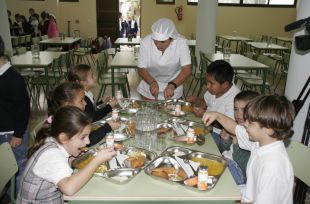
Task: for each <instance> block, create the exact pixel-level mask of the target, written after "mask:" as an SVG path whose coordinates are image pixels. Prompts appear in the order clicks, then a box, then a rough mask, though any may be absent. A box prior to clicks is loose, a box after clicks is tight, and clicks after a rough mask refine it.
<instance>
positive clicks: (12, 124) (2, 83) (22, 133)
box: [0, 36, 30, 187]
mask: <svg viewBox="0 0 310 204" xmlns="http://www.w3.org/2000/svg"><path fill="white" fill-rule="evenodd" d="M4 51H5V46H4V42H3V40H2V37H1V36H0V144H2V143H4V142H8V143H10V145H11V147H12V150H13V152H14V155H15V158H16V161H17V164H18V175H17V178H16V186H17V187H19V185H18V184H19V181H20V176H21V175H22V173H23V171H24V168H25V166H26V163H27V151H28V137H29V135H28V131H27V126H28V121H29V115H30V99H29V95H28V91H27V88H26V83H25V80H24V78H23V77H22V76H21V75H20V74H19V73H18V72H17V71H16V70H15V69H14V67H12V65H11V64H10V62H8V61H7V59H6V58H5V56H4ZM1 165H5V164H1Z"/></svg>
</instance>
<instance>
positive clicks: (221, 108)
mask: <svg viewBox="0 0 310 204" xmlns="http://www.w3.org/2000/svg"><path fill="white" fill-rule="evenodd" d="M233 77H234V70H233V68H232V67H231V65H230V64H229V63H228V62H226V61H224V60H216V61H214V62H212V63H210V65H209V66H208V68H207V72H206V82H207V89H208V90H207V92H206V93H205V94H204V98H203V99H200V98H198V97H196V96H189V97H187V99H186V100H187V101H188V102H191V103H192V104H195V105H197V104H198V106H199V107H195V108H194V109H193V113H194V114H195V115H196V116H197V117H202V116H203V114H204V112H205V110H206V109H207V111H218V112H220V113H223V114H225V115H226V116H228V117H230V118H234V98H235V96H236V95H237V93H239V92H240V90H239V88H238V87H237V86H235V85H234V84H233V82H232V80H233ZM212 125H213V127H214V128H213V133H212V137H213V139H214V141H215V143H216V145H217V146H219V143H220V142H223V141H221V138H220V135H219V134H220V132H221V129H222V127H221V126H220V125H218V124H212ZM230 144H231V142H230V143H229V144H228V145H230ZM220 151H221V152H222V151H223V150H222V149H220Z"/></svg>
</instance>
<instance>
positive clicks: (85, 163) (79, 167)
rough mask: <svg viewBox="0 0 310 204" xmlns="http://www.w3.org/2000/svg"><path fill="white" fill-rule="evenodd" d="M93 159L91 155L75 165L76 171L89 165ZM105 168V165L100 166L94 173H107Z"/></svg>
mask: <svg viewBox="0 0 310 204" xmlns="http://www.w3.org/2000/svg"><path fill="white" fill-rule="evenodd" d="M94 158H95V157H94V156H93V155H89V156H88V157H87V158H86V159H85V160H83V161H82V162H80V163H79V164H77V165H76V168H77V169H83V168H84V167H85V166H86V165H88V164H89V162H91V161H92V160H93V159H94ZM107 169H108V168H107V166H106V165H105V164H101V165H99V166H98V168H97V169H96V173H104V172H106V171H107Z"/></svg>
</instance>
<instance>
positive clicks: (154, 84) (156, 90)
mask: <svg viewBox="0 0 310 204" xmlns="http://www.w3.org/2000/svg"><path fill="white" fill-rule="evenodd" d="M150 92H151V94H152V95H153V96H154V97H155V98H157V96H158V93H159V86H158V84H157V81H153V82H152V83H151V84H150Z"/></svg>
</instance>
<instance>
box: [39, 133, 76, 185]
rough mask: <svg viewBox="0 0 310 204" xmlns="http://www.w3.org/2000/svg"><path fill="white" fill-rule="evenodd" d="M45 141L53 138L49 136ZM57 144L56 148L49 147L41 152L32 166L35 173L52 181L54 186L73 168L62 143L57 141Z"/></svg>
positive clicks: (68, 174)
mask: <svg viewBox="0 0 310 204" xmlns="http://www.w3.org/2000/svg"><path fill="white" fill-rule="evenodd" d="M47 141H55V140H54V139H53V138H51V137H49V138H47V139H46V142H47ZM56 143H57V142H56ZM57 145H58V148H57V149H56V148H50V149H48V150H47V151H45V152H43V153H42V155H41V156H40V157H39V159H38V161H37V163H36V165H35V166H34V168H33V172H34V174H35V175H37V176H38V177H41V178H43V179H44V180H47V181H49V182H52V183H54V184H55V185H56V186H57V184H58V182H59V181H60V180H61V179H63V178H66V177H69V176H71V174H72V173H73V169H72V168H71V167H70V165H69V162H68V159H69V156H70V155H69V154H68V152H67V151H66V150H65V149H64V148H63V146H62V145H60V144H58V143H57Z"/></svg>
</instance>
